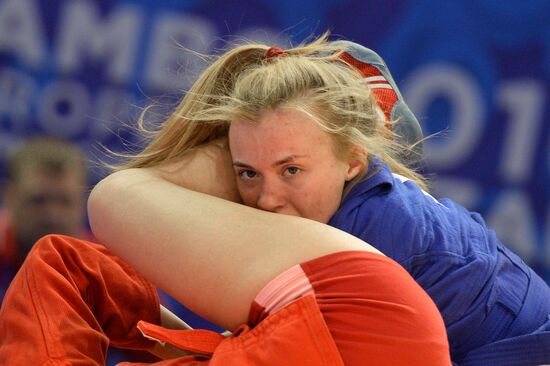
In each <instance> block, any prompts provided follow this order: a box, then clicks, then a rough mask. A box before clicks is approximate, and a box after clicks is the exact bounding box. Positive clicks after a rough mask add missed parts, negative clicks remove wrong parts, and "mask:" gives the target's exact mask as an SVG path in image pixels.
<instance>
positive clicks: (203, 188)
mask: <svg viewBox="0 0 550 366" xmlns="http://www.w3.org/2000/svg"><path fill="white" fill-rule="evenodd" d="M147 170H148V171H149V173H150V174H151V175H154V176H157V177H160V178H162V179H164V180H166V181H167V182H170V183H174V184H176V185H178V186H181V187H184V188H187V189H190V190H192V191H196V192H201V193H206V194H209V195H211V196H216V197H219V198H223V199H226V200H228V201H233V202H240V196H239V193H238V191H237V186H236V182H235V175H234V173H233V167H232V161H231V154H230V152H229V149H228V148H227V146H226V142H225V141H224V140H216V141H214V142H211V143H209V144H205V145H203V146H200V147H198V148H196V149H194V150H193V151H189V152H188V153H187V154H186V155H185V156H183V157H181V158H179V159H177V160H175V161H171V162H167V163H164V164H162V165H159V166H157V167H153V168H148V169H147Z"/></svg>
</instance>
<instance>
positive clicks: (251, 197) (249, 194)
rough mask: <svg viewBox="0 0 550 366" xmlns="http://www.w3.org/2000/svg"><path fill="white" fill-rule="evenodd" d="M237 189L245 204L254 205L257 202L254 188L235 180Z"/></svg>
mask: <svg viewBox="0 0 550 366" xmlns="http://www.w3.org/2000/svg"><path fill="white" fill-rule="evenodd" d="M237 190H238V191H239V195H240V196H241V199H242V201H243V204H244V205H245V206H249V207H254V208H255V207H256V203H257V202H258V193H257V192H256V191H257V190H256V189H254V188H253V187H250V186H248V185H246V184H244V183H243V182H241V181H240V180H237Z"/></svg>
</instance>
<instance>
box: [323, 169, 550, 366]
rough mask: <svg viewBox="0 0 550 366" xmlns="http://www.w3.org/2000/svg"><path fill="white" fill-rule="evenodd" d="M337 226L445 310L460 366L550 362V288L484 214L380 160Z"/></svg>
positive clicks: (339, 215) (349, 196) (354, 193)
mask: <svg viewBox="0 0 550 366" xmlns="http://www.w3.org/2000/svg"><path fill="white" fill-rule="evenodd" d="M329 224H330V225H332V226H334V227H337V228H339V229H341V230H344V231H346V232H348V233H350V234H352V235H354V236H356V237H359V238H361V239H363V240H364V241H366V242H368V243H370V244H371V245H373V246H375V247H376V248H378V249H379V250H380V251H382V252H383V253H384V254H386V255H387V256H389V257H390V258H392V259H394V260H395V261H397V262H398V263H400V264H401V265H402V266H403V267H404V268H405V269H406V270H407V271H408V272H409V273H410V274H411V275H412V276H413V277H414V278H415V280H416V281H417V282H418V283H419V284H420V285H421V286H422V287H423V288H424V290H425V291H426V292H427V293H428V294H429V295H430V296H431V297H432V299H433V300H434V302H435V303H436V304H437V306H438V308H439V310H440V311H441V314H442V316H443V319H444V321H445V324H446V327H447V333H448V337H449V342H450V346H451V356H452V360H453V362H454V363H455V364H457V365H461V366H463V365H499V366H502V365H522V366H526V365H539V364H544V363H550V322H549V321H548V319H549V318H548V316H549V314H550V288H549V287H548V286H547V284H546V283H545V282H544V281H543V280H542V279H541V278H540V277H539V276H538V275H536V274H535V273H534V272H533V270H531V268H529V267H528V266H527V265H526V264H525V263H524V262H523V261H522V260H521V259H520V258H519V257H518V256H516V255H515V254H514V253H512V252H511V251H510V250H508V249H507V248H506V247H505V246H504V245H503V244H502V243H500V242H499V240H498V239H497V238H496V236H495V233H494V232H493V231H492V230H490V229H489V228H487V226H486V225H485V222H484V221H483V219H482V218H481V216H480V215H479V214H476V213H471V212H468V211H467V210H466V209H465V208H463V207H462V206H460V205H458V204H456V203H454V202H453V201H451V200H449V199H441V200H436V199H435V198H434V197H432V196H431V195H429V194H428V193H426V192H424V191H422V190H421V189H420V188H419V187H418V185H416V183H414V182H413V181H411V180H408V179H407V178H405V177H402V176H399V175H397V174H392V172H391V171H390V169H389V168H388V166H387V165H385V164H383V163H381V162H380V161H379V160H377V159H375V161H374V162H373V163H371V164H370V167H369V173H368V174H367V177H366V178H365V179H363V180H362V181H361V182H359V183H358V184H357V185H356V186H354V187H353V189H352V190H351V191H350V192H349V193H348V194H347V195H346V196H345V197H344V200H343V202H342V204H341V207H340V208H339V210H338V211H337V212H336V213H335V214H334V216H333V217H332V218H331V220H330V222H329Z"/></svg>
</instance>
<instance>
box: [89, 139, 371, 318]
mask: <svg viewBox="0 0 550 366" xmlns="http://www.w3.org/2000/svg"><path fill="white" fill-rule="evenodd" d="M214 151H217V150H214ZM196 153H197V154H200V150H197V152H196ZM186 159H189V160H186ZM194 159H197V160H194ZM221 161H223V159H220V160H218V159H213V160H212V159H202V158H201V157H197V156H193V155H192V154H191V155H189V156H187V157H186V158H185V159H183V160H182V161H181V162H179V163H176V164H180V163H181V164H182V165H180V167H181V170H177V169H176V170H174V171H172V170H165V171H162V170H160V169H129V170H125V171H120V172H117V173H114V174H112V175H111V176H109V177H107V178H105V179H104V180H103V181H102V182H100V183H99V184H98V185H97V186H96V187H95V188H94V190H93V191H92V193H91V195H90V198H89V202H88V210H89V217H90V223H91V226H92V229H93V231H94V234H95V235H96V237H97V238H98V239H99V240H100V241H101V242H102V243H104V244H105V245H106V246H107V247H109V248H110V249H111V250H112V251H113V252H114V253H116V254H117V255H119V256H120V257H122V258H123V259H125V260H126V261H127V262H128V263H130V264H131V265H133V266H134V267H135V268H137V269H138V270H139V271H140V272H141V273H143V275H144V276H145V277H147V278H148V279H150V280H151V281H152V282H153V283H155V284H156V285H158V286H159V287H160V288H162V289H163V290H164V291H166V292H167V293H169V294H171V295H172V296H174V297H175V298H176V299H177V300H179V301H180V302H182V303H183V304H185V305H186V306H187V307H188V308H190V309H191V310H192V311H194V312H196V313H198V314H200V315H202V316H203V317H205V318H206V319H208V320H210V321H212V322H214V323H217V324H220V325H222V326H224V327H226V328H227V329H233V328H234V327H236V326H237V325H239V324H241V323H243V322H246V320H247V316H248V311H249V307H250V304H251V303H252V300H253V299H254V297H255V296H256V294H257V293H258V292H259V290H260V289H261V288H262V287H263V286H265V284H266V283H267V282H268V281H269V280H271V279H272V278H274V277H275V276H276V275H278V274H279V273H281V272H282V271H284V270H286V269H288V268H289V267H291V266H293V265H295V264H298V263H301V262H303V261H307V260H310V259H313V258H316V257H319V256H322V255H325V254H329V253H333V252H337V251H342V250H374V249H369V247H368V246H367V245H366V244H365V243H364V242H362V241H361V240H359V239H357V238H354V237H352V236H351V235H348V234H346V233H343V232H341V231H339V230H336V229H334V228H330V227H328V226H326V225H323V224H320V223H317V222H313V221H311V220H307V219H302V218H297V217H291V216H285V215H279V214H273V213H268V212H264V211H259V210H256V209H253V208H250V207H246V206H243V205H240V204H237V203H233V202H229V201H227V200H222V199H219V198H216V197H213V196H210V195H206V194H202V193H198V192H194V191H191V190H189V189H185V188H182V187H181V186H185V187H187V188H190V189H194V190H197V191H202V192H206V193H210V194H217V195H218V196H221V197H224V198H231V199H233V198H234V197H235V196H234V195H233V194H234V193H230V192H227V191H226V190H225V189H222V190H221V191H216V189H217V188H216V187H217V185H216V182H218V180H217V179H218V177H219V176H218V175H217V173H213V174H202V173H201V174H194V173H195V172H194V171H195V169H190V168H191V167H197V166H198V167H199V168H200V170H201V171H202V172H212V171H214V172H217V171H218V170H217V169H218V168H219V166H217V165H216V164H218V163H220V162H221ZM193 164H198V165H193ZM229 168H230V167H229ZM184 173H189V174H184ZM176 181H177V183H178V184H175V183H174V182H176ZM180 185H181V186H180Z"/></svg>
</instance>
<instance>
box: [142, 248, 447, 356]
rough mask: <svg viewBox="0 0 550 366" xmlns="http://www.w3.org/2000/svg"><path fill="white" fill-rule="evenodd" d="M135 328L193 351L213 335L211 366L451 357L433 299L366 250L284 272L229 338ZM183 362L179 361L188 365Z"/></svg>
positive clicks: (395, 266) (386, 261) (328, 257)
mask: <svg viewBox="0 0 550 366" xmlns="http://www.w3.org/2000/svg"><path fill="white" fill-rule="evenodd" d="M296 298H297V299H296ZM141 329H142V330H143V331H144V332H145V333H148V334H149V335H150V336H152V337H153V338H159V339H161V340H164V341H168V342H170V341H171V340H172V342H171V343H174V344H176V345H178V346H182V347H183V348H187V349H191V350H194V351H201V342H206V343H208V341H212V345H213V346H212V351H213V354H212V359H211V360H210V361H204V362H208V364H209V365H211V366H212V365H271V364H273V365H275V364H285V365H287V364H288V365H302V364H308V365H312V366H313V365H319V366H320V365H344V364H345V365H450V364H451V361H450V356H449V347H448V343H447V336H446V333H445V326H444V323H443V320H442V318H441V315H440V314H439V312H438V310H437V308H436V306H435V304H434V303H433V301H432V300H431V299H430V298H429V297H428V295H427V294H426V293H425V292H424V291H423V290H422V289H421V288H420V286H419V285H418V284H417V283H416V282H415V281H414V279H413V278H412V277H411V276H410V275H409V274H408V273H407V272H406V271H405V270H404V269H403V268H402V267H401V266H399V265H398V264H397V263H396V262H394V261H393V260H391V259H389V258H387V257H384V256H382V255H379V254H375V253H370V252H364V251H347V252H339V253H334V254H330V255H326V256H323V257H320V258H317V259H314V260H311V261H308V262H305V263H302V264H300V265H298V266H295V267H292V268H291V269H289V270H287V271H285V272H284V273H282V274H281V275H280V276H278V277H277V278H275V279H274V280H273V281H271V282H270V283H269V284H268V285H267V286H266V287H265V288H264V289H263V290H262V291H261V292H260V293H259V295H258V297H257V298H256V300H255V302H254V303H253V305H252V307H251V311H250V324H249V325H247V326H243V327H241V328H240V329H239V330H237V331H236V332H235V335H234V336H233V337H230V338H228V339H223V338H219V339H218V340H217V341H216V337H217V335H213V336H212V337H211V338H210V340H208V336H206V337H204V338H201V335H200V334H197V333H195V336H197V335H198V337H197V338H193V336H192V332H193V331H183V332H181V331H180V332H179V334H180V335H181V337H180V336H177V335H176V334H175V333H172V332H170V331H168V333H163V331H162V329H159V328H158V327H148V326H145V327H144V326H143V324H142V325H141ZM170 333H172V335H170ZM190 336H191V337H190ZM197 339H200V340H201V341H198V342H197ZM220 341H221V342H220ZM203 345H204V344H203ZM208 347H210V346H207V347H206V348H208ZM202 350H203V351H204V350H205V349H204V348H202ZM181 361H182V360H180V363H177V365H184V364H185V365H187V363H181ZM165 362H166V361H165ZM189 362H192V363H189V364H198V363H195V362H198V360H195V361H191V358H189ZM162 364H163V365H165V364H166V365H170V364H171V363H162ZM174 365H176V363H174Z"/></svg>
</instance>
